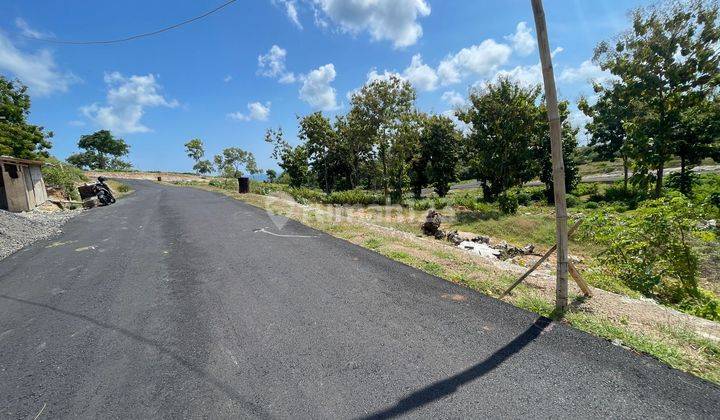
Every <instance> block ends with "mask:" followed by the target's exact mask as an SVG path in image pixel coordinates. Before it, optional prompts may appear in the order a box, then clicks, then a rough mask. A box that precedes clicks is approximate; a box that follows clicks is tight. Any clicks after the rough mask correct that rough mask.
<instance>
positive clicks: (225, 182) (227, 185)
mask: <svg viewBox="0 0 720 420" xmlns="http://www.w3.org/2000/svg"><path fill="white" fill-rule="evenodd" d="M208 184H209V185H210V186H212V187H216V188H222V189H224V190H232V191H237V190H238V180H237V178H216V179H211V180H210V182H209V183H208Z"/></svg>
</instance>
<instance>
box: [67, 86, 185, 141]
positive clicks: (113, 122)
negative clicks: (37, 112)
mask: <svg viewBox="0 0 720 420" xmlns="http://www.w3.org/2000/svg"><path fill="white" fill-rule="evenodd" d="M104 80H105V83H106V84H107V85H108V88H109V89H108V93H107V98H106V103H105V105H99V104H97V103H94V104H92V105H88V106H84V107H82V108H80V111H81V112H82V113H83V115H85V116H86V117H87V118H89V119H90V120H92V121H93V122H94V123H95V124H97V125H99V126H100V127H102V128H104V129H108V130H111V131H115V132H117V133H145V132H148V131H151V129H150V128H148V127H146V126H145V125H143V124H142V122H141V121H140V120H141V119H142V117H143V115H144V114H145V108H153V107H160V106H162V107H168V108H174V107H176V106H178V102H177V101H175V100H172V101H168V100H167V99H165V97H164V96H163V95H162V94H160V90H161V89H162V87H161V86H160V85H159V84H158V83H157V80H156V79H155V76H154V75H152V74H148V75H147V76H130V77H125V76H123V75H122V74H120V73H118V72H112V73H106V74H105V77H104Z"/></svg>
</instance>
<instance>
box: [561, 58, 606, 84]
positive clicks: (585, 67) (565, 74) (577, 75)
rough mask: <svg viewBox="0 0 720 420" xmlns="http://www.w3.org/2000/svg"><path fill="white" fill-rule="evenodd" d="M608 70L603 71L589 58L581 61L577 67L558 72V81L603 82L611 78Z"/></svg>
mask: <svg viewBox="0 0 720 420" xmlns="http://www.w3.org/2000/svg"><path fill="white" fill-rule="evenodd" d="M613 77H614V76H613V75H612V74H611V73H610V72H607V71H603V70H602V69H601V68H600V66H598V65H596V64H593V62H592V61H590V60H585V61H583V62H582V63H581V64H580V66H578V67H570V68H566V69H564V70H563V71H562V73H560V81H562V82H566V83H577V82H582V83H586V82H588V81H596V82H599V83H603V82H606V81H609V80H612V79H613Z"/></svg>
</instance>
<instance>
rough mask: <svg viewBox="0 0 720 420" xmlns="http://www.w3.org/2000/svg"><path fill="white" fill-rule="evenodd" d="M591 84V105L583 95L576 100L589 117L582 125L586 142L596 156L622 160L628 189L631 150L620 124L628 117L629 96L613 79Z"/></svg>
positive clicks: (603, 158)
mask: <svg viewBox="0 0 720 420" xmlns="http://www.w3.org/2000/svg"><path fill="white" fill-rule="evenodd" d="M593 87H594V90H595V93H596V94H597V102H595V104H593V105H590V104H589V102H588V100H587V99H586V98H581V99H580V101H579V102H578V108H580V110H581V111H582V112H583V113H584V114H585V115H586V116H588V117H590V118H591V121H590V122H589V123H588V124H586V125H585V129H586V130H587V131H588V133H589V134H590V142H589V144H590V146H591V147H592V148H593V151H594V152H595V153H596V157H597V159H600V160H613V159H615V158H620V159H621V160H622V163H623V185H624V187H625V189H626V190H627V186H628V175H629V168H630V155H631V150H630V144H628V140H627V132H625V127H624V126H623V124H624V123H625V122H626V121H629V119H630V117H631V113H630V108H629V99H630V98H629V97H628V95H627V91H626V89H624V85H623V84H621V83H612V84H611V85H609V86H603V85H600V84H597V83H596V84H594V86H593Z"/></svg>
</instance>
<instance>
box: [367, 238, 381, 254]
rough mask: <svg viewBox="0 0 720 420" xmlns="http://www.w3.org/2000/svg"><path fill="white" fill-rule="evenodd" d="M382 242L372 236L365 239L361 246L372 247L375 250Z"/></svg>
mask: <svg viewBox="0 0 720 420" xmlns="http://www.w3.org/2000/svg"><path fill="white" fill-rule="evenodd" d="M382 244H383V241H381V240H380V239H377V238H372V239H368V240H367V241H365V243H364V244H363V246H364V247H365V248H368V249H372V250H373V251H375V250H377V249H378V248H380V247H381V246H382Z"/></svg>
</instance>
